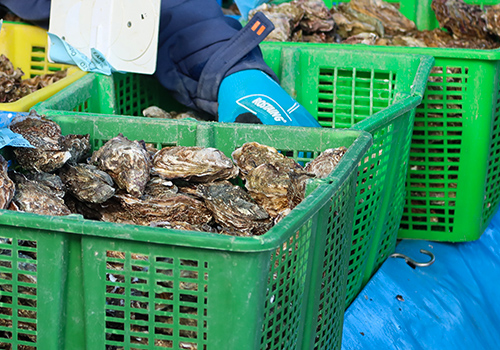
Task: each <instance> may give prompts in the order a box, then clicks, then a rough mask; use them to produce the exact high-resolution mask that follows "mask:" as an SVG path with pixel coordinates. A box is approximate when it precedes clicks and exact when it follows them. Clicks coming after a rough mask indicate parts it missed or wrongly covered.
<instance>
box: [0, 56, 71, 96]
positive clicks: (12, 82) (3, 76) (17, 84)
mask: <svg viewBox="0 0 500 350" xmlns="http://www.w3.org/2000/svg"><path fill="white" fill-rule="evenodd" d="M66 75H67V70H63V71H59V72H56V73H50V74H44V75H40V76H36V77H33V78H31V79H25V80H22V79H21V78H22V77H23V76H24V72H23V71H22V70H21V69H19V68H16V69H14V65H13V64H12V62H10V60H9V59H8V58H7V57H6V56H5V55H3V54H2V55H0V103H11V102H15V101H17V100H19V99H21V98H23V97H25V96H27V95H29V94H31V93H32V92H35V91H36V90H39V89H41V88H44V87H46V86H48V85H50V84H52V83H54V82H56V81H58V80H60V79H62V78H64V77H65V76H66Z"/></svg>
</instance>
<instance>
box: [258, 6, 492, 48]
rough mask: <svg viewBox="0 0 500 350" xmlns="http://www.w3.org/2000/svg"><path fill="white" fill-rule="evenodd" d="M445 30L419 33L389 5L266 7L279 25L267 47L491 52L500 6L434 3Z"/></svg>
mask: <svg viewBox="0 0 500 350" xmlns="http://www.w3.org/2000/svg"><path fill="white" fill-rule="evenodd" d="M431 6H432V9H433V10H434V12H435V14H436V18H437V20H438V22H439V24H440V27H441V28H445V29H446V31H444V30H441V29H435V30H423V31H419V30H417V29H416V26H415V23H414V22H412V21H410V20H408V19H407V18H406V17H405V16H403V15H402V14H401V12H400V11H399V9H398V8H397V7H396V6H395V5H394V4H391V3H387V2H384V1H381V0H351V1H350V2H345V3H339V4H338V5H337V6H333V7H332V8H331V9H328V8H327V7H326V6H325V4H324V2H323V1H322V0H294V1H291V2H287V3H282V4H279V5H269V4H263V5H261V6H259V7H257V8H255V9H254V10H253V11H251V12H250V13H249V17H250V18H251V17H252V16H253V15H254V14H255V13H256V12H258V11H260V12H263V13H264V14H265V15H266V16H267V17H268V18H269V19H270V20H271V21H272V22H273V23H274V25H275V27H276V28H275V30H274V31H273V32H272V33H271V34H270V35H269V36H268V38H267V39H266V40H269V41H294V42H316V43H345V44H358V43H362V44H367V45H384V46H388V45H390V46H410V47H454V48H474V49H493V48H497V47H500V40H499V36H500V26H499V24H500V20H499V17H500V5H495V6H485V7H484V9H481V7H479V6H477V5H469V4H466V3H464V1H463V0H432V4H431Z"/></svg>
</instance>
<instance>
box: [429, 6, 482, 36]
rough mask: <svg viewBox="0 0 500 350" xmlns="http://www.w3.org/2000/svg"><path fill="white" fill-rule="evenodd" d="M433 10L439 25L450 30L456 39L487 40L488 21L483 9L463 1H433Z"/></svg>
mask: <svg viewBox="0 0 500 350" xmlns="http://www.w3.org/2000/svg"><path fill="white" fill-rule="evenodd" d="M431 8H432V10H433V11H434V13H435V14H436V18H437V20H438V22H439V25H440V26H441V27H443V28H446V29H448V30H449V31H450V32H451V33H452V34H453V36H454V37H456V38H464V39H486V38H488V33H487V31H486V21H485V19H484V13H483V11H482V10H481V7H480V6H478V5H469V4H466V3H464V2H463V1H462V0H432V3H431Z"/></svg>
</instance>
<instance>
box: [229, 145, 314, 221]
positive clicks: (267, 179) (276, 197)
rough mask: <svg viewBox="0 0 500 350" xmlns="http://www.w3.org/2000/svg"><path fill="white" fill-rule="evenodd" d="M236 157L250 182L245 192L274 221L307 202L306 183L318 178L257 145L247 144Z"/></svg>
mask: <svg viewBox="0 0 500 350" xmlns="http://www.w3.org/2000/svg"><path fill="white" fill-rule="evenodd" d="M232 156H233V159H234V161H235V163H236V164H237V165H238V167H239V168H240V169H241V172H242V177H244V178H245V180H246V182H245V188H246V189H247V190H248V192H249V193H250V195H251V196H252V198H253V199H254V200H255V201H256V202H257V203H258V204H259V205H261V206H262V207H263V208H264V209H265V210H266V211H267V212H268V214H269V215H270V216H272V217H273V218H274V217H277V216H278V215H283V213H284V212H288V211H289V209H293V208H294V207H295V206H296V205H297V204H298V203H300V201H302V199H304V195H305V182H306V180H307V179H309V178H312V177H313V176H314V175H313V174H310V173H308V172H307V171H306V170H304V168H303V167H302V166H301V165H300V164H298V163H297V162H296V161H295V160H293V159H292V158H288V157H285V156H284V155H283V154H281V153H279V152H278V151H277V150H276V149H275V148H274V147H269V146H265V145H261V144H259V143H257V142H249V143H246V144H244V145H243V146H242V147H240V148H238V149H236V150H235V151H234V152H233V154H232Z"/></svg>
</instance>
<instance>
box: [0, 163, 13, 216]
mask: <svg viewBox="0 0 500 350" xmlns="http://www.w3.org/2000/svg"><path fill="white" fill-rule="evenodd" d="M0 166H1V170H0V209H7V208H8V206H9V204H10V202H11V200H12V198H13V197H14V191H15V189H16V185H15V184H14V181H12V180H11V179H10V178H9V176H8V174H7V169H8V163H7V161H6V160H5V159H4V157H2V156H1V155H0Z"/></svg>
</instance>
